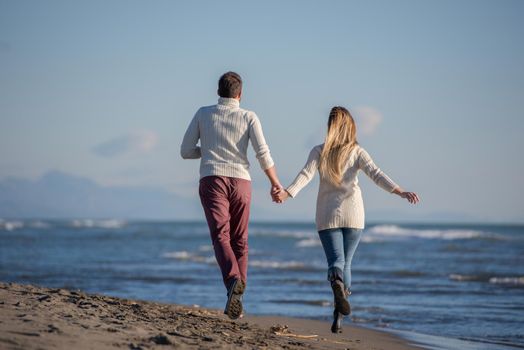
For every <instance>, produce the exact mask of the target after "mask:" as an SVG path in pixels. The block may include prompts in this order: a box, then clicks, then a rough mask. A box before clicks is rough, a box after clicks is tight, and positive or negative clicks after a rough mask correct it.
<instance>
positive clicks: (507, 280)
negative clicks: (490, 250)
mask: <svg viewBox="0 0 524 350" xmlns="http://www.w3.org/2000/svg"><path fill="white" fill-rule="evenodd" d="M448 277H449V279H450V280H452V281H456V282H485V283H491V284H503V285H516V286H524V276H492V275H488V274H477V275H462V274H451V275H449V276H448Z"/></svg>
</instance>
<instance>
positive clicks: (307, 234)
mask: <svg viewBox="0 0 524 350" xmlns="http://www.w3.org/2000/svg"><path fill="white" fill-rule="evenodd" d="M249 235H250V236H269V237H289V238H299V239H300V238H311V237H313V236H315V235H316V231H313V230H312V231H294V230H269V229H268V230H261V229H253V230H251V231H250V232H249Z"/></svg>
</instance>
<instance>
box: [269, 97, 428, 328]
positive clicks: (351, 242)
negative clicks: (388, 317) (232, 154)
mask: <svg viewBox="0 0 524 350" xmlns="http://www.w3.org/2000/svg"><path fill="white" fill-rule="evenodd" d="M356 133H357V132H356V126H355V121H354V120H353V117H352V116H351V114H350V113H349V111H348V110H347V109H345V108H344V107H333V108H332V109H331V112H330V113H329V120H328V132H327V135H326V139H325V142H324V144H322V145H318V146H315V147H313V149H312V150H311V153H310V154H309V158H308V160H307V162H306V165H305V166H304V168H303V169H302V170H301V171H300V173H299V174H298V175H297V177H296V178H295V181H293V183H292V184H291V185H290V186H289V187H288V188H286V189H285V190H280V191H278V192H275V193H273V199H274V200H275V201H277V202H283V201H285V200H286V199H287V198H288V197H293V198H294V197H296V195H297V194H298V192H299V191H300V190H301V189H302V188H303V187H305V186H306V185H307V184H308V183H309V182H310V181H311V179H312V178H313V176H314V175H315V172H316V170H317V169H318V170H319V174H320V187H319V190H318V197H317V210H316V224H317V229H318V234H319V237H320V241H321V242H322V247H323V248H324V252H325V254H326V259H327V263H328V280H329V281H330V282H331V288H332V290H333V296H334V300H335V302H334V304H335V310H334V312H333V316H334V321H333V325H332V326H331V331H332V332H333V333H340V332H342V328H341V324H342V318H343V315H349V314H350V313H351V307H350V304H349V301H348V299H347V297H348V296H349V295H350V294H351V292H350V289H351V259H352V258H353V254H354V253H355V250H356V248H357V246H358V243H359V241H360V236H361V234H362V230H363V228H364V205H363V202H362V195H361V192H360V187H359V186H358V179H357V175H358V172H359V170H362V171H363V172H364V173H365V174H366V175H367V176H369V177H370V178H371V179H372V180H373V181H374V182H375V183H376V184H377V185H378V186H380V187H381V188H383V189H384V190H386V191H388V192H390V193H394V194H396V195H399V196H400V197H402V198H405V199H407V200H408V201H409V202H410V203H413V204H415V203H417V202H418V201H419V198H418V196H417V194H416V193H413V192H406V191H404V190H402V189H401V188H400V187H399V186H398V185H397V184H396V183H394V182H393V181H392V180H391V179H390V178H389V177H388V176H387V175H386V174H384V173H383V172H382V171H381V170H380V169H379V168H378V167H377V166H376V165H375V163H373V160H372V159H371V157H370V156H369V154H368V153H367V152H366V151H365V150H364V149H363V148H362V147H360V146H359V144H358V142H357V139H356Z"/></svg>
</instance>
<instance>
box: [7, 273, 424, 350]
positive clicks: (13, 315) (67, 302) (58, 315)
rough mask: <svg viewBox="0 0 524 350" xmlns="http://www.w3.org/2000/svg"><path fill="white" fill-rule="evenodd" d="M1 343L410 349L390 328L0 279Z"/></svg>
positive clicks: (67, 346)
mask: <svg viewBox="0 0 524 350" xmlns="http://www.w3.org/2000/svg"><path fill="white" fill-rule="evenodd" d="M0 348H1V349H135V350H137V349H170V348H176V349H355V350H359V349H362V350H364V349H370V350H371V349H376V350H379V349H389V350H396V349H417V347H415V346H412V345H409V344H408V343H407V342H406V341H404V340H403V339H400V338H397V337H395V336H394V335H391V334H388V333H385V332H380V331H375V330H369V329H363V328H360V327H354V326H347V325H346V326H345V328H344V333H342V334H339V335H333V334H331V333H330V332H329V324H328V323H326V322H320V321H312V320H306V319H295V318H285V317H268V316H246V317H245V318H243V319H242V320H239V321H231V320H229V319H227V317H225V315H223V314H222V313H221V312H220V311H219V310H209V309H204V308H200V307H188V306H180V305H170V304H161V303H155V302H145V301H135V300H127V299H120V298H114V297H109V296H102V295H91V294H86V293H83V292H80V291H71V290H66V289H50V288H43V287H37V286H31V285H20V284H14V283H0Z"/></svg>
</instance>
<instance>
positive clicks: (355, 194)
mask: <svg viewBox="0 0 524 350" xmlns="http://www.w3.org/2000/svg"><path fill="white" fill-rule="evenodd" d="M323 146H324V145H323V144H322V145H318V146H315V147H313V149H312V150H311V152H310V153H309V157H308V160H307V162H306V165H304V167H303V168H302V170H301V171H300V172H299V174H298V175H297V177H296V178H295V180H294V181H293V183H291V185H289V187H288V188H287V189H286V190H287V192H289V194H290V195H291V197H295V196H296V195H297V194H298V192H299V191H300V190H301V189H302V188H304V187H305V186H306V185H307V184H308V183H309V182H310V181H311V179H313V176H315V173H316V171H317V170H318V167H319V165H320V163H319V162H320V154H321V153H322V147H323ZM360 170H362V171H363V172H364V173H365V174H366V175H367V176H369V178H371V180H373V182H375V183H376V184H377V185H378V186H380V187H381V188H382V189H384V190H386V191H388V192H393V190H395V188H397V187H398V185H397V184H396V183H395V182H393V180H391V179H390V178H389V177H388V176H387V175H386V174H384V172H382V171H381V170H380V169H379V168H378V167H377V166H376V165H375V163H374V162H373V160H372V159H371V157H370V156H369V154H368V153H367V152H366V151H365V150H364V149H363V148H362V147H360V146H358V145H357V146H356V147H355V148H354V149H353V151H351V153H350V155H349V159H348V161H347V164H346V167H345V170H344V171H343V177H342V183H341V185H340V186H336V185H334V184H332V183H331V182H330V181H328V180H327V179H325V178H323V177H322V176H320V185H319V188H318V196H317V210H316V215H315V216H316V224H317V230H319V231H320V230H325V229H328V228H338V227H349V228H360V229H363V228H364V222H365V215H364V203H363V201H362V193H361V191H360V187H359V185H358V177H357V175H358V172H359V171H360Z"/></svg>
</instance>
